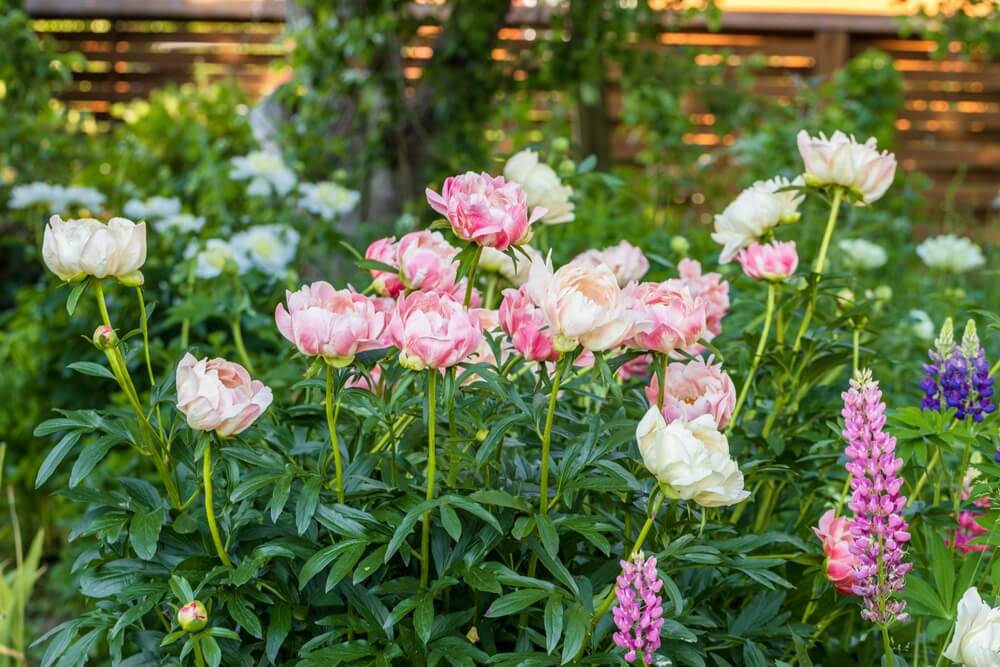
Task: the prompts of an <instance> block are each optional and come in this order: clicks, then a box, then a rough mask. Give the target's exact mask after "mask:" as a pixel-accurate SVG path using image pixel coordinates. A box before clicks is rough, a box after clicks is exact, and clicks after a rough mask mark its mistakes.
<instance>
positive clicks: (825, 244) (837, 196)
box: [792, 187, 844, 352]
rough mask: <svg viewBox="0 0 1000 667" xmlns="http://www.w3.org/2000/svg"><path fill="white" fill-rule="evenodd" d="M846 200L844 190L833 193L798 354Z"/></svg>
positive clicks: (796, 347)
mask: <svg viewBox="0 0 1000 667" xmlns="http://www.w3.org/2000/svg"><path fill="white" fill-rule="evenodd" d="M843 198H844V190H843V189H842V188H839V187H838V188H836V189H835V190H834V191H833V203H832V204H831V205H830V217H829V218H827V221H826V230H825V231H824V232H823V241H822V243H820V246H819V254H818V255H817V256H816V263H815V264H814V265H813V273H815V274H816V282H815V283H813V287H812V290H811V291H810V293H809V303H808V304H807V305H806V312H805V315H804V316H803V317H802V324H800V325H799V332H798V334H796V336H795V345H794V346H792V352H798V351H799V350H800V349H801V348H802V338H803V336H805V335H806V331H808V330H809V323H810V322H811V321H812V316H813V313H814V312H815V311H816V293H817V292H818V291H819V281H820V279H821V278H822V277H823V267H824V266H826V254H827V252H828V251H829V249H830V240H831V239H832V238H833V229H834V227H836V226H837V215H838V214H839V213H840V203H841V201H842V200H843Z"/></svg>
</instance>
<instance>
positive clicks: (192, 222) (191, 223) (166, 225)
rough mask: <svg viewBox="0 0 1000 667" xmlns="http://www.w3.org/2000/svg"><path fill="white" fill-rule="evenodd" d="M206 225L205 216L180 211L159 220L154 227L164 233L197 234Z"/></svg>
mask: <svg viewBox="0 0 1000 667" xmlns="http://www.w3.org/2000/svg"><path fill="white" fill-rule="evenodd" d="M204 226H205V218H203V217H201V216H194V215H191V214H190V213H178V214H176V215H171V216H169V217H166V218H163V219H162V220H160V221H159V222H157V223H156V224H155V226H154V229H155V230H156V231H158V232H160V233H162V234H197V233H198V232H200V231H201V229H202V227H204Z"/></svg>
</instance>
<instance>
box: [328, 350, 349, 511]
mask: <svg viewBox="0 0 1000 667" xmlns="http://www.w3.org/2000/svg"><path fill="white" fill-rule="evenodd" d="M324 404H325V407H326V426H327V428H328V429H329V431H330V449H332V450H333V468H334V474H335V475H336V476H337V502H338V503H341V504H343V502H344V469H343V464H342V463H341V460H340V441H339V440H338V439H337V417H338V416H339V413H340V403H338V404H337V410H336V412H334V409H333V366H331V365H330V364H326V400H325V401H324Z"/></svg>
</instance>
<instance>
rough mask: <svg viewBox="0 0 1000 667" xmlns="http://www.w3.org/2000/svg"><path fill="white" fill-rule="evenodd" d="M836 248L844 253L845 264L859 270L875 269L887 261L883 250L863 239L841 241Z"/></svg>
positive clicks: (887, 257)
mask: <svg viewBox="0 0 1000 667" xmlns="http://www.w3.org/2000/svg"><path fill="white" fill-rule="evenodd" d="M837 247H838V248H840V251H841V252H842V253H844V256H845V257H846V259H847V262H848V263H849V264H850V265H851V266H853V267H856V268H859V269H866V270H871V269H877V268H879V267H880V266H883V265H884V264H885V263H886V261H888V259H889V256H888V255H887V254H886V252H885V248H883V247H882V246H880V245H879V244H877V243H872V242H871V241H867V240H865V239H843V240H841V241H839V242H838V243H837Z"/></svg>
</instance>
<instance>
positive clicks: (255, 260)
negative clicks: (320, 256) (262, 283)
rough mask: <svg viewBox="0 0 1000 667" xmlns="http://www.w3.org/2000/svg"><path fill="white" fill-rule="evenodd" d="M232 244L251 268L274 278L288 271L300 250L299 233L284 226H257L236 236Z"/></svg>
mask: <svg viewBox="0 0 1000 667" xmlns="http://www.w3.org/2000/svg"><path fill="white" fill-rule="evenodd" d="M231 244H232V246H233V249H234V250H235V251H236V253H237V254H239V255H241V256H242V257H244V258H245V259H246V260H247V261H248V262H249V264H250V265H251V266H253V267H254V268H256V269H258V270H260V271H262V272H263V273H266V274H268V275H272V276H280V275H282V274H284V273H285V271H287V270H288V265H289V264H291V263H292V260H294V259H295V251H296V250H297V249H298V244H299V233H298V232H297V231H295V230H294V229H292V228H290V227H285V226H283V225H257V226H256V227H251V228H250V229H248V230H247V231H245V232H240V233H239V234H235V235H234V236H233V238H232V241H231Z"/></svg>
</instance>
